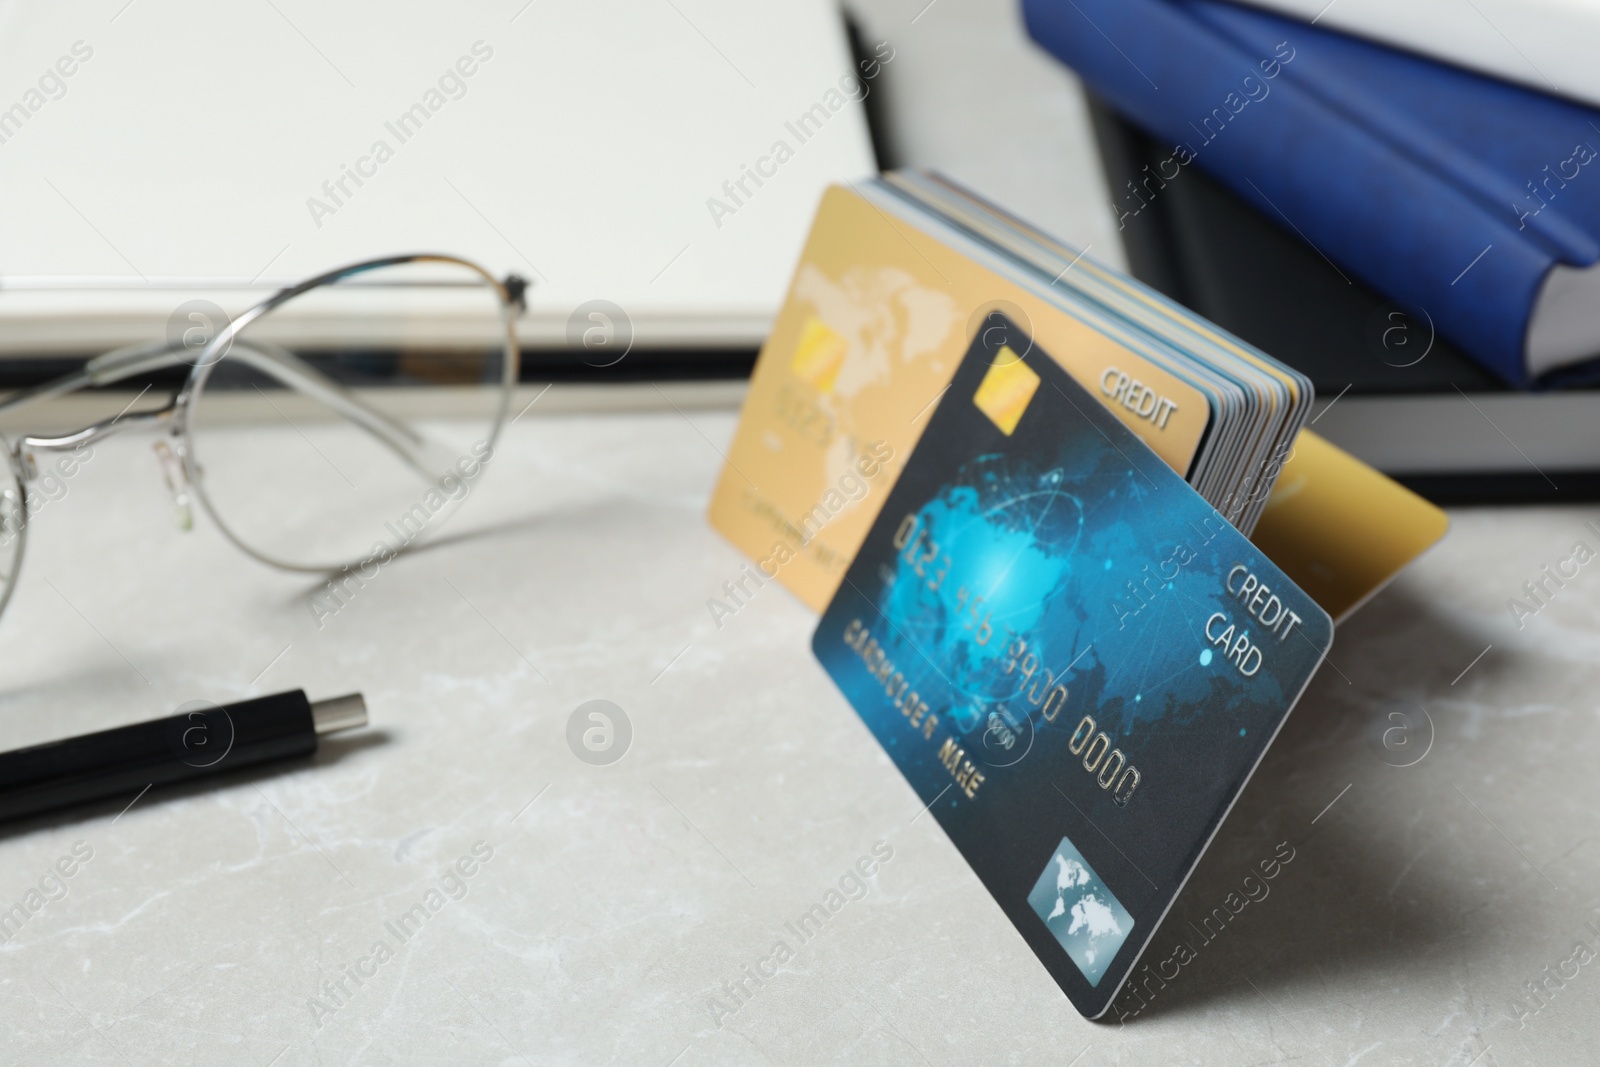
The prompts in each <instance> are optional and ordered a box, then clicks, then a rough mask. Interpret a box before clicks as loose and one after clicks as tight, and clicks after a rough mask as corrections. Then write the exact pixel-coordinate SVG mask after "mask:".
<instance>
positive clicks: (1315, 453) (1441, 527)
mask: <svg viewBox="0 0 1600 1067" xmlns="http://www.w3.org/2000/svg"><path fill="white" fill-rule="evenodd" d="M1449 527H1450V518H1449V516H1447V515H1446V514H1445V513H1444V512H1443V511H1441V510H1439V509H1438V508H1437V507H1435V506H1434V505H1432V504H1430V503H1428V502H1427V501H1426V500H1424V499H1422V498H1421V497H1420V496H1418V495H1417V494H1415V493H1413V492H1412V491H1411V490H1409V489H1407V488H1406V487H1405V486H1403V485H1400V484H1399V483H1398V482H1395V481H1393V480H1392V479H1390V478H1387V477H1385V476H1384V475H1382V474H1380V473H1378V472H1377V471H1375V470H1373V469H1372V468H1371V467H1369V466H1367V465H1366V464H1365V463H1362V462H1361V461H1360V460H1359V459H1356V458H1355V457H1354V456H1352V455H1350V454H1349V453H1348V452H1345V451H1343V450H1342V449H1339V448H1337V447H1335V446H1334V445H1331V444H1329V443H1328V442H1327V441H1325V440H1323V439H1322V438H1320V437H1318V436H1317V435H1316V434H1314V433H1312V432H1311V431H1309V430H1301V431H1300V436H1299V437H1297V438H1295V442H1294V451H1293V453H1291V454H1290V456H1289V458H1288V461H1287V462H1285V463H1284V465H1283V473H1282V474H1280V475H1279V476H1278V484H1277V485H1276V486H1275V487H1274V488H1273V490H1272V495H1271V496H1270V497H1268V498H1267V506H1266V508H1265V510H1263V511H1262V513H1261V521H1260V522H1259V523H1257V524H1256V528H1255V532H1254V533H1253V534H1251V535H1250V540H1251V541H1252V542H1254V543H1255V546H1256V547H1257V548H1259V549H1261V551H1263V552H1265V553H1266V554H1267V556H1268V557H1269V558H1270V559H1271V560H1272V562H1274V563H1276V564H1277V565H1278V566H1279V567H1280V568H1281V569H1282V570H1283V572H1284V573H1285V574H1287V575H1288V576H1289V577H1290V578H1292V579H1293V580H1294V583H1295V584H1296V585H1298V586H1299V587H1300V588H1301V589H1304V590H1305V591H1306V592H1307V593H1309V594H1310V595H1311V597H1312V599H1314V600H1315V601H1316V602H1317V603H1318V604H1320V605H1321V606H1322V609H1323V610H1324V611H1326V612H1327V613H1328V614H1329V615H1331V616H1333V619H1334V621H1335V622H1340V621H1343V620H1344V619H1345V618H1346V617H1347V616H1349V614H1350V613H1351V612H1352V611H1354V610H1355V609H1356V608H1358V607H1360V606H1361V605H1362V604H1364V603H1366V601H1367V600H1368V598H1370V597H1371V596H1372V595H1373V594H1374V593H1376V592H1377V591H1378V590H1380V589H1382V588H1383V587H1384V586H1385V585H1387V584H1388V583H1389V580H1390V579H1391V578H1393V577H1394V576H1395V575H1396V574H1398V573H1400V569H1401V568H1402V567H1404V566H1405V565H1406V564H1408V563H1410V562H1411V561H1412V560H1413V559H1416V558H1417V557H1418V556H1420V555H1421V554H1422V553H1423V551H1424V550H1425V549H1427V548H1428V547H1429V546H1430V545H1432V544H1433V543H1434V542H1435V541H1437V540H1439V538H1441V537H1443V536H1444V534H1445V531H1446V530H1447V529H1449Z"/></svg>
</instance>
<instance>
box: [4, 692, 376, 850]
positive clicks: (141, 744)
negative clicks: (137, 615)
mask: <svg viewBox="0 0 1600 1067" xmlns="http://www.w3.org/2000/svg"><path fill="white" fill-rule="evenodd" d="M366 724H367V704H366V701H364V700H362V699H361V694H360V693H351V694H349V695H347V696H342V697H333V698H331V699H329V700H319V701H316V702H315V703H313V702H311V701H310V700H307V699H306V695H305V693H304V692H303V691H302V690H299V689H296V690H294V691H293V692H291V693H277V694H274V695H273V696H266V697H258V698H256V699H255V700H245V701H240V702H239V703H237V704H227V705H223V706H220V707H219V706H217V705H215V704H207V705H205V706H203V707H197V708H195V709H194V710H190V711H180V712H178V714H176V715H171V716H168V717H167V718H165V719H154V720H151V721H150V722H141V723H135V724H133V725H132V726H119V727H117V728H116V729H114V730H101V731H100V732H99V733H93V734H83V735H81V736H78V737H68V738H65V739H63V740H60V741H51V742H48V743H46V744H43V745H33V746H31V747H29V748H18V749H13V750H12V751H10V752H0V819H19V818H22V817H24V816H28V815H36V814H38V813H40V812H44V811H51V810H54V809H56V808H64V807H68V806H71V805H75V804H83V803H87V802H89V801H91V800H104V799H106V798H107V797H113V796H116V795H118V794H128V795H130V796H131V795H132V794H134V793H135V792H138V793H140V794H141V795H142V793H143V791H144V790H145V789H148V788H149V787H151V786H152V785H164V784H168V783H171V782H181V781H187V780H188V779H191V778H199V777H202V776H205V775H210V774H220V773H223V772H225V771H231V770H236V769H238V768H240V767H249V766H252V765H254V764H257V763H266V762H268V761H269V760H278V759H290V758H293V757H295V756H308V755H310V754H311V753H313V752H315V751H316V750H317V739H318V738H319V737H320V736H321V735H323V734H331V733H334V732H336V731H339V730H354V729H357V728H359V727H362V726H365V725H366Z"/></svg>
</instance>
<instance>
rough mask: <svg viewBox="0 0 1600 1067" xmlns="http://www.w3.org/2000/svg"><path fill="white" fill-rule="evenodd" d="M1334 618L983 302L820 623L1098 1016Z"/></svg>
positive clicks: (905, 764) (967, 850)
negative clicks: (986, 311)
mask: <svg viewBox="0 0 1600 1067" xmlns="http://www.w3.org/2000/svg"><path fill="white" fill-rule="evenodd" d="M1332 641H1333V623H1332V621H1331V620H1330V619H1329V618H1328V615H1327V613H1326V612H1324V611H1323V610H1322V609H1321V608H1319V607H1318V606H1317V605H1316V603H1315V602H1314V601H1313V600H1312V599H1311V598H1310V597H1309V596H1307V595H1306V594H1305V593H1303V592H1301V590H1300V589H1299V588H1298V587H1296V586H1295V585H1294V584H1293V583H1292V582H1291V581H1289V579H1288V578H1286V577H1285V576H1284V575H1283V573H1282V572H1281V571H1279V570H1278V568H1277V567H1275V566H1274V565H1273V564H1272V562H1271V561H1270V560H1268V559H1267V558H1266V557H1265V556H1264V555H1262V554H1261V552H1259V551H1258V550H1257V549H1256V548H1255V546H1253V545H1252V544H1251V543H1250V542H1249V541H1248V540H1247V539H1246V538H1245V537H1244V536H1243V535H1242V534H1240V533H1239V531H1238V530H1236V529H1235V528H1234V527H1233V526H1232V525H1230V524H1229V523H1228V522H1227V521H1226V520H1225V519H1223V518H1222V516H1221V515H1220V514H1218V512H1217V511H1216V510H1215V509H1214V508H1212V507H1211V506H1210V505H1209V504H1207V503H1206V502H1205V501H1204V500H1203V499H1201V497H1200V496H1199V494H1197V493H1196V492H1195V491H1194V490H1193V489H1191V488H1190V487H1189V486H1188V485H1187V484H1186V483H1185V482H1184V480H1183V479H1182V478H1181V477H1179V476H1178V475H1177V474H1176V473H1174V472H1173V471H1172V470H1171V469H1170V468H1169V467H1167V466H1166V465H1165V464H1164V463H1162V462H1161V460H1160V459H1159V458H1158V457H1157V456H1156V455H1155V454H1154V453H1153V452H1151V451H1150V449H1149V448H1148V447H1146V446H1145V445H1144V443H1143V442H1141V441H1140V440H1139V439H1138V438H1137V437H1136V436H1135V435H1134V434H1133V433H1132V432H1131V431H1130V430H1128V429H1127V428H1126V427H1124V426H1123V425H1122V423H1120V422H1118V421H1117V419H1116V418H1115V417H1113V416H1112V415H1111V414H1110V413H1108V412H1107V411H1105V409H1104V408H1102V407H1101V406H1100V405H1099V403H1098V402H1097V401H1096V400H1095V399H1094V398H1093V397H1091V396H1090V395H1089V394H1088V393H1087V392H1085V391H1084V390H1083V389H1082V387H1080V386H1079V385H1078V384H1077V383H1076V382H1075V381H1074V380H1073V379H1072V378H1071V376H1069V375H1068V374H1067V373H1066V372H1065V371H1063V370H1062V369H1061V368H1060V366H1059V365H1058V364H1057V363H1056V362H1055V361H1054V360H1053V359H1051V358H1050V357H1049V356H1048V355H1046V354H1045V353H1044V352H1043V351H1041V350H1040V349H1039V348H1038V347H1037V346H1036V345H1033V344H1032V342H1031V340H1030V339H1028V338H1026V337H1025V336H1024V335H1023V334H1022V333H1021V331H1020V330H1019V329H1018V327H1017V326H1016V325H1015V324H1014V323H1011V322H1009V321H1008V320H1006V319H1005V318H1004V317H1003V316H999V315H996V316H994V317H993V318H991V319H990V320H988V321H987V322H985V323H984V324H983V326H982V327H981V328H980V329H979V330H978V332H977V334H976V335H975V337H974V339H973V342H972V345H971V347H970V349H969V350H968V352H967V355H966V357H965V358H964V360H963V362H962V365H961V367H960V369H959V370H958V371H957V372H956V375H955V378H954V380H953V381H952V383H951V385H950V388H949V390H948V391H947V392H946V393H945V394H944V397H943V398H942V399H941V400H940V401H939V405H938V407H937V409H936V410H935V411H934V413H933V415H932V416H931V418H930V420H929V424H928V427H927V429H926V431H925V432H924V433H923V435H922V438H921V440H920V441H919V443H918V445H917V448H916V450H915V451H914V452H913V453H912V454H911V456H910V458H909V459H907V461H906V465H905V469H904V470H903V471H902V473H901V474H900V477H899V479H898V480H897V481H896V483H895V486H894V488H893V490H892V491H891V492H890V494H889V497H888V499H887V500H886V501H885V503H884V507H883V510H882V512H881V513H880V514H879V516H878V519H877V521H876V523H875V524H874V525H873V528H872V531H871V532H870V533H869V534H868V535H867V539H866V541H865V543H864V544H863V545H862V547H861V551H860V552H859V554H858V555H857V556H856V558H855V560H854V562H853V563H852V564H851V566H850V568H849V570H848V571H847V572H846V575H845V579H844V581H843V583H842V584H841V585H840V588H839V592H838V594H837V595H836V596H835V597H834V600H833V602H832V603H831V604H830V605H829V606H828V610H827V611H826V612H825V613H824V614H823V616H822V621H821V623H820V624H819V625H818V627H817V631H816V635H815V637H814V638H813V641H812V647H813V649H814V651H815V652H816V655H817V659H818V660H819V661H821V663H822V665H823V667H824V668H825V669H826V670H827V672H828V673H829V674H830V675H831V676H832V677H833V680H834V682H835V683H836V684H837V685H838V686H839V688H840V690H841V691H842V692H843V693H844V695H845V697H846V698H847V699H848V700H849V701H850V703H851V704H852V705H853V706H854V707H855V709H856V711H857V712H858V713H859V714H860V716H861V718H862V720H863V721H864V722H865V723H866V724H867V726H868V728H869V729H871V731H872V733H873V735H874V736H875V737H876V738H877V739H878V741H879V743H880V744H882V745H883V747H884V750H885V751H886V752H888V754H889V756H890V757H891V758H892V759H893V760H894V762H895V765H896V766H897V767H899V768H900V771H901V773H902V774H903V775H905V778H906V780H907V781H908V782H909V783H910V784H911V787H912V788H913V789H914V790H916V792H917V794H918V796H919V797H920V798H921V799H922V802H923V803H924V804H927V805H930V808H929V810H930V811H931V813H932V814H933V815H934V816H935V817H936V818H937V819H938V820H939V823H940V825H941V826H943V827H944V830H945V832H946V833H947V834H948V835H949V836H950V839H951V841H953V842H954V843H955V845H956V847H957V848H958V849H959V850H960V851H961V854H962V855H963V856H965V857H966V859H967V862H968V863H970V864H971V865H972V868H973V870H974V871H975V872H976V873H977V875H978V877H979V878H980V879H981V880H982V881H983V883H984V885H985V886H986V887H987V888H988V889H989V892H990V893H991V894H993V896H994V898H995V900H996V901H998V902H999V904H1000V907H1001V908H1002V909H1004V911H1005V912H1006V914H1007V916H1008V917H1009V918H1010V919H1011V921H1012V923H1013V924H1014V925H1015V926H1016V928H1017V930H1018V931H1019V932H1020V933H1021V934H1022V936H1023V938H1024V939H1025V940H1026V941H1027V942H1028V944H1029V946H1030V947H1031V948H1032V949H1033V951H1034V953H1035V954H1036V955H1037V956H1038V957H1039V959H1040V960H1041V961H1042V962H1043V963H1044V965H1045V967H1046V968H1047V969H1048V970H1049V972H1050V974H1051V976H1052V977H1054V978H1055V980H1056V982H1057V984H1059V985H1060V986H1061V988H1062V990H1063V991H1064V992H1065V993H1066V994H1067V996H1068V998H1069V999H1071V1001H1072V1003H1073V1005H1074V1006H1075V1007H1076V1008H1077V1009H1078V1010H1079V1011H1080V1012H1082V1013H1083V1014H1084V1015H1086V1016H1088V1017H1090V1018H1097V1017H1098V1016H1100V1015H1101V1014H1103V1013H1104V1012H1105V1011H1106V1009H1107V1008H1108V1007H1109V1006H1110V1004H1111V1001H1112V1000H1113V999H1114V998H1115V996H1116V994H1117V991H1118V990H1119V989H1120V988H1121V986H1122V984H1123V982H1124V981H1125V980H1126V979H1127V977H1128V975H1129V973H1130V972H1132V970H1133V967H1134V963H1135V961H1136V960H1137V959H1138V957H1139V955H1140V953H1141V952H1142V951H1143V950H1144V947H1145V945H1146V944H1147V943H1148V942H1149V940H1150V938H1151V936H1152V935H1153V934H1154V933H1155V931H1156V928H1157V927H1158V926H1159V925H1160V923H1161V919H1162V917H1163V916H1164V915H1165V914H1166V912H1167V909H1168V908H1169V907H1170V906H1171V905H1172V902H1173V900H1174V899H1175V898H1176V897H1177V895H1178V892H1179V890H1180V889H1181V888H1182V887H1183V883H1184V882H1185V881H1186V880H1187V879H1188V877H1189V873H1190V872H1191V871H1192V870H1193V869H1194V866H1195V864H1196V863H1197V862H1199V859H1200V856H1201V854H1202V853H1203V852H1204V851H1205V848H1206V846H1207V845H1208V844H1209V843H1210V841H1211V838H1212V835H1213V834H1214V833H1215V832H1216V830H1217V827H1218V826H1219V825H1221V823H1222V820H1223V818H1224V816H1226V814H1227V812H1228V809H1229V808H1230V807H1232V805H1233V802H1234V800H1235V799H1237V797H1238V795H1239V793H1240V791H1241V790H1242V789H1243V788H1244V784H1245V782H1246V781H1247V780H1248V779H1249V777H1250V774H1251V772H1253V771H1254V770H1255V767H1256V765H1257V764H1258V763H1259V762H1260V760H1261V757H1262V755H1263V754H1265V752H1266V750H1267V746H1268V745H1269V744H1271V742H1272V738H1273V737H1274V736H1275V735H1276V734H1277V731H1278V728H1279V727H1280V726H1282V725H1283V721H1284V719H1285V718H1287V717H1288V714H1289V711H1290V709H1291V708H1292V707H1293V706H1294V703H1295V701H1296V700H1297V699H1299V696H1300V694H1301V692H1302V691H1303V690H1304V689H1305V686H1306V684H1307V683H1308V682H1309V681H1310V679H1311V676H1312V674H1313V673H1314V672H1315V671H1316V668H1317V666H1318V665H1319V664H1320V663H1321V662H1322V659H1323V657H1324V656H1325V655H1326V653H1327V650H1328V647H1329V645H1330V644H1331V643H1332Z"/></svg>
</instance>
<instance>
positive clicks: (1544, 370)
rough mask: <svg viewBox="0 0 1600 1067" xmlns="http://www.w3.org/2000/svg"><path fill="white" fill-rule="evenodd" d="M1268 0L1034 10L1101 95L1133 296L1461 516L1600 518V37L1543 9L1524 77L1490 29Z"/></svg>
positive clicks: (1527, 22) (1455, 19)
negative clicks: (1282, 389)
mask: <svg viewBox="0 0 1600 1067" xmlns="http://www.w3.org/2000/svg"><path fill="white" fill-rule="evenodd" d="M1260 2H1261V6H1263V7H1272V8H1276V9H1278V11H1277V12H1269V11H1265V10H1260V9H1258V8H1256V7H1242V6H1237V5H1234V4H1230V3H1222V2H1218V0H1025V2H1024V12H1025V16H1026V19H1027V23H1028V28H1029V31H1030V33H1031V34H1032V35H1033V37H1034V39H1035V41H1037V42H1038V43H1039V44H1041V45H1042V46H1044V47H1045V48H1046V49H1048V50H1049V51H1050V52H1051V53H1053V54H1054V55H1055V56H1056V57H1058V58H1059V59H1061V60H1062V61H1063V62H1064V63H1066V64H1067V65H1068V66H1070V67H1071V68H1072V69H1073V70H1074V71H1075V72H1076V73H1077V74H1078V75H1079V76H1080V77H1081V78H1082V79H1083V81H1084V83H1085V85H1086V87H1087V89H1088V90H1089V91H1090V93H1091V94H1092V98H1093V103H1092V106H1091V111H1092V113H1093V118H1094V122H1095V130H1096V135H1097V139H1098V142H1099V145H1100V148H1101V155H1102V164H1103V166H1104V170H1105V173H1106V177H1107V179H1108V185H1109V187H1110V191H1111V195H1112V198H1113V210H1114V212H1115V214H1116V216H1117V218H1118V222H1119V227H1120V231H1121V236H1122V237H1123V240H1124V243H1125V245H1126V248H1127V253H1128V258H1129V262H1130V265H1131V266H1132V269H1133V272H1134V273H1135V274H1136V275H1137V276H1138V277H1140V278H1141V279H1142V280H1144V281H1146V282H1147V283H1149V284H1151V285H1152V286H1154V287H1155V288H1158V289H1160V290H1162V291H1163V292H1165V293H1166V294H1167V295H1169V296H1171V297H1173V298H1174V299H1177V300H1179V301H1181V302H1182V303H1184V304H1186V305H1188V306H1189V307H1191V308H1192V309H1194V310H1195V311H1198V312H1199V313H1201V314H1203V315H1205V316H1206V317H1207V318H1210V319H1212V320H1213V321H1215V322H1217V323H1218V324H1219V325H1221V326H1223V327H1225V328H1227V329H1228V330H1230V331H1232V332H1233V333H1236V334H1238V335H1239V336H1240V337H1242V338H1244V339H1245V340H1247V341H1250V342H1251V343H1253V344H1255V345H1256V346H1258V347H1260V348H1262V349H1263V350H1265V351H1267V352H1269V353H1271V354H1272V355H1273V356H1275V357H1277V358H1278V359H1280V360H1282V361H1283V362H1284V363H1287V364H1289V365H1290V366H1292V367H1294V368H1295V369H1297V370H1299V371H1301V372H1303V373H1305V374H1306V375H1308V376H1309V377H1310V378H1311V379H1312V381H1313V382H1314V383H1315V384H1316V387H1317V391H1318V393H1319V395H1320V396H1321V397H1325V398H1326V399H1325V400H1324V401H1323V404H1324V405H1325V406H1324V407H1323V409H1322V410H1321V411H1320V412H1319V413H1317V414H1315V415H1314V416H1313V419H1314V420H1315V421H1314V425H1315V428H1316V430H1317V431H1318V432H1319V433H1321V434H1323V435H1324V436H1327V437H1328V438H1330V439H1332V440H1333V441H1334V442H1335V443H1338V444H1340V445H1342V446H1343V447H1345V448H1347V449H1349V450H1350V451H1352V452H1354V453H1355V454H1357V455H1358V456H1360V457H1361V458H1363V459H1365V460H1367V461H1368V462H1370V463H1372V464H1374V465H1375V466H1378V467H1379V468H1380V469H1383V470H1385V471H1386V472H1388V473H1391V474H1393V475H1395V476H1397V477H1399V478H1400V479H1401V480H1402V481H1405V482H1407V483H1408V484H1410V485H1412V486H1413V487H1414V488H1417V489H1419V490H1420V491H1422V492H1424V493H1425V494H1426V495H1429V496H1432V497H1433V498H1435V499H1436V500H1449V501H1464V500H1491V499H1496V500H1505V499H1529V500H1547V501H1551V502H1556V501H1562V500H1573V499H1581V498H1593V497H1596V496H1600V419H1597V418H1596V417H1595V416H1597V415H1600V390H1597V389H1596V388H1594V385H1595V383H1596V382H1600V360H1597V358H1596V357H1600V299H1597V298H1600V267H1597V262H1600V109H1597V108H1596V106H1595V103H1596V102H1597V101H1600V76H1597V75H1596V74H1595V73H1594V70H1595V69H1600V68H1594V67H1593V66H1592V65H1591V64H1587V63H1583V62H1574V60H1573V56H1572V54H1571V47H1572V42H1573V40H1574V38H1573V37H1572V33H1571V32H1570V31H1571V27H1568V26H1567V24H1566V22H1563V21H1561V20H1562V19H1566V20H1568V21H1570V20H1571V19H1572V18H1578V17H1580V14H1579V13H1577V12H1576V9H1575V8H1574V9H1571V10H1569V9H1567V8H1565V7H1560V6H1559V5H1553V4H1535V5H1533V6H1532V7H1530V8H1528V9H1526V10H1525V11H1523V12H1522V14H1521V16H1520V17H1519V19H1518V21H1517V23H1516V25H1515V27H1513V28H1514V29H1515V31H1516V33H1515V36H1516V37H1517V41H1516V43H1513V41H1512V40H1511V39H1510V38H1500V37H1497V38H1496V39H1497V40H1499V41H1500V48H1501V49H1502V50H1503V54H1502V52H1501V51H1496V49H1495V48H1494V47H1493V46H1492V43H1491V42H1488V41H1486V40H1485V39H1484V37H1483V35H1482V34H1481V33H1478V32H1477V31H1478V27H1475V26H1472V25H1469V24H1467V23H1466V22H1463V21H1462V20H1468V19H1480V15H1477V14H1474V13H1473V11H1472V10H1470V9H1468V10H1466V13H1465V14H1464V15H1457V14H1446V13H1441V14H1440V15H1439V18H1438V19H1436V20H1432V21H1424V22H1422V23H1418V22H1417V21H1416V20H1415V19H1413V18H1411V16H1410V15H1409V14H1405V13H1402V12H1399V11H1397V10H1396V11H1391V9H1390V8H1391V7H1392V5H1389V6H1385V5H1380V4H1363V3H1361V2H1358V0H1350V2H1349V3H1347V4H1344V5H1334V6H1332V7H1331V8H1330V7H1325V6H1324V5H1325V3H1326V0H1322V2H1320V3H1315V4H1313V3H1310V2H1309V0H1307V2H1305V3H1302V2H1301V0H1260ZM1335 12H1337V13H1338V14H1337V18H1336V17H1335V14H1334V13H1335ZM1323 15H1326V18H1324V17H1322V16H1323ZM1584 17H1587V18H1588V19H1590V20H1591V21H1592V23H1593V26H1591V29H1600V14H1592V13H1591V14H1590V15H1588V16H1584ZM1480 21H1481V19H1480ZM1331 24H1337V26H1338V27H1339V28H1338V29H1333V28H1330V25H1331ZM1564 27H1565V28H1564ZM1507 32H1510V31H1507ZM1591 37H1592V35H1591ZM1380 42H1381V43H1380ZM1424 53H1426V54H1424ZM1546 75H1548V77H1547V76H1546ZM1552 77H1558V78H1560V79H1562V81H1561V83H1559V84H1558V83H1556V82H1552V81H1551V80H1550V78H1552Z"/></svg>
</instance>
